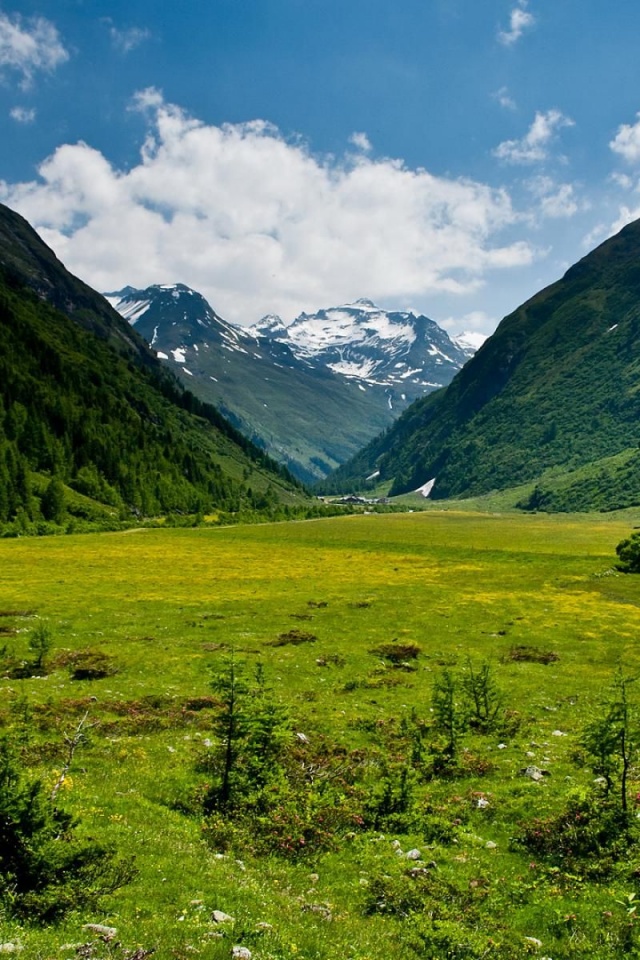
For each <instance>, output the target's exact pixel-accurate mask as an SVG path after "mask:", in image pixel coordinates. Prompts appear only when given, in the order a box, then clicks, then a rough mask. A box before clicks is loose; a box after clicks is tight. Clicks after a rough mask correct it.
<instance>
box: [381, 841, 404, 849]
mask: <svg viewBox="0 0 640 960" xmlns="http://www.w3.org/2000/svg"><path fill="white" fill-rule="evenodd" d="M383 839H384V838H383ZM391 847H392V849H393V850H400V848H401V846H400V841H399V840H393V841H392V843H391Z"/></svg>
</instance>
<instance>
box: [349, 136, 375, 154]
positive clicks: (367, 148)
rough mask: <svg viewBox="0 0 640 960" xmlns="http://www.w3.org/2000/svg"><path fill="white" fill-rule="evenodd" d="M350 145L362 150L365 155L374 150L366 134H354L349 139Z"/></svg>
mask: <svg viewBox="0 0 640 960" xmlns="http://www.w3.org/2000/svg"><path fill="white" fill-rule="evenodd" d="M349 143H352V144H353V146H354V147H357V149H358V150H362V152H363V153H370V152H371V150H372V149H373V147H372V146H371V141H370V140H369V137H368V136H367V135H366V133H352V134H351V136H350V137H349Z"/></svg>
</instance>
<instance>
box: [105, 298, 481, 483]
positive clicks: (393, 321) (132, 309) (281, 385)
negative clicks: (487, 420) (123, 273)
mask: <svg viewBox="0 0 640 960" xmlns="http://www.w3.org/2000/svg"><path fill="white" fill-rule="evenodd" d="M106 296H107V298H108V299H109V300H110V302H111V303H112V304H113V305H114V306H115V307H116V308H117V310H118V311H119V312H120V313H121V314H122V316H123V317H125V318H126V319H127V320H128V321H129V322H130V323H131V324H132V325H134V326H135V329H136V330H137V331H138V332H140V333H141V334H142V336H144V337H145V339H146V340H147V342H148V343H149V344H150V345H151V347H152V348H153V349H154V350H155V351H157V355H158V356H159V357H160V358H161V359H163V360H164V361H165V362H166V363H167V364H168V365H169V366H170V367H171V368H172V369H173V370H175V371H176V372H177V373H178V375H179V376H180V377H181V378H182V380H183V382H184V383H185V384H186V385H188V387H189V389H190V390H192V391H193V392H194V393H196V394H197V395H198V396H199V397H201V398H202V399H204V400H207V401H209V402H212V403H215V404H216V406H217V407H218V408H219V409H220V410H222V411H223V412H224V414H225V416H227V417H229V419H230V420H231V421H232V422H233V423H234V424H235V425H236V426H238V427H239V428H240V429H241V430H243V432H245V433H247V434H248V435H249V436H251V437H252V438H253V439H254V441H255V442H256V443H258V444H260V445H261V446H264V447H265V449H266V450H268V452H269V453H270V454H271V455H272V456H274V457H276V458H277V459H279V460H281V461H282V462H284V463H286V464H287V465H288V466H289V467H290V469H291V470H292V471H293V472H294V473H295V474H296V475H297V476H298V477H300V478H301V479H303V480H305V481H307V482H311V481H314V480H317V479H320V478H322V477H324V476H325V475H326V474H327V473H329V472H330V471H331V470H332V469H334V468H335V467H337V466H338V465H339V464H340V463H342V462H344V461H345V460H346V459H348V458H349V457H350V456H352V455H353V454H354V453H355V452H356V451H357V450H359V449H361V448H362V447H363V446H364V444H366V443H367V442H368V441H369V440H370V439H371V438H372V437H373V436H375V435H376V434H377V433H378V432H379V431H380V430H382V429H384V428H385V427H387V426H388V425H389V424H390V423H392V422H393V420H394V418H395V417H396V416H397V415H398V412H399V411H400V410H402V409H404V408H405V407H406V406H407V405H408V404H409V402H410V401H411V400H412V399H413V398H414V397H416V396H422V395H423V394H424V392H425V391H428V390H433V389H435V388H436V387H437V386H440V385H441V384H443V383H447V382H449V380H450V379H451V377H452V376H453V374H454V373H455V371H456V370H458V369H459V368H460V367H461V366H462V364H463V363H464V361H465V359H466V356H467V354H466V353H465V350H464V349H462V348H461V347H459V346H457V345H455V344H453V343H452V341H451V340H449V338H448V336H447V334H446V333H445V332H444V331H442V330H440V328H439V327H438V326H437V324H435V323H434V322H433V321H431V320H428V319H427V318H426V317H414V316H413V315H412V314H387V313H385V312H384V311H381V310H379V309H378V308H377V307H375V306H374V305H373V304H371V303H370V301H358V302H357V303H356V304H352V305H346V306H344V307H340V308H335V309H332V310H327V311H320V313H319V314H316V315H313V316H310V315H307V314H302V315H301V317H299V318H298V319H297V320H296V321H294V323H293V324H291V326H289V327H288V328H287V327H285V325H284V324H283V323H282V321H281V320H280V319H279V318H278V317H266V318H264V319H263V321H261V323H260V324H257V325H256V326H255V327H253V328H250V329H247V328H241V327H237V326H232V325H231V324H228V323H226V322H225V321H224V320H223V319H222V318H221V317H219V316H218V315H217V314H216V313H215V311H214V310H212V308H211V307H210V306H209V304H208V303H207V301H206V300H205V299H204V298H203V297H202V296H201V295H200V294H198V293H196V292H195V291H194V290H190V289H189V288H188V287H186V286H184V285H183V284H175V285H160V286H158V285H156V286H152V287H148V288H147V289H146V290H135V289H133V288H131V287H127V288H125V290H122V291H119V292H117V293H112V294H107V295H106Z"/></svg>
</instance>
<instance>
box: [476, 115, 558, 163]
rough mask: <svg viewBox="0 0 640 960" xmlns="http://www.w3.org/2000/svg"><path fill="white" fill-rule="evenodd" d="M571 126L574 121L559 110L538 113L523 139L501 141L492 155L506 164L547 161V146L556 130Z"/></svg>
mask: <svg viewBox="0 0 640 960" xmlns="http://www.w3.org/2000/svg"><path fill="white" fill-rule="evenodd" d="M573 126H575V124H574V121H573V120H571V119H570V118H569V117H565V115H564V114H563V113H561V112H560V111H559V110H548V111H547V112H546V113H541V112H540V111H538V112H537V113H536V115H535V118H534V121H533V123H532V124H531V126H530V127H529V130H528V131H527V133H526V134H525V135H524V137H522V139H521V140H505V141H503V142H502V143H501V144H499V146H498V147H496V149H495V150H494V155H495V156H496V157H498V159H499V160H504V161H505V162H506V163H522V164H527V163H540V162H542V161H544V160H546V159H547V157H548V155H549V146H550V145H551V142H552V140H553V139H554V137H555V135H556V133H557V132H558V130H561V129H562V128H563V127H573Z"/></svg>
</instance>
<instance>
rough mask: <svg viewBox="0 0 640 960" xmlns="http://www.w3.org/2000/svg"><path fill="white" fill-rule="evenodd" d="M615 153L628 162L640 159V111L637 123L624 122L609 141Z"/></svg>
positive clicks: (635, 161)
mask: <svg viewBox="0 0 640 960" xmlns="http://www.w3.org/2000/svg"><path fill="white" fill-rule="evenodd" d="M609 146H610V148H611V149H612V150H613V152H614V153H617V154H619V155H620V156H621V157H623V159H625V160H626V161H627V162H628V163H637V162H638V161H639V160H640V113H638V114H637V119H636V122H635V123H623V124H622V125H621V126H620V127H618V132H617V134H616V135H615V137H614V139H613V140H611V141H610V143H609Z"/></svg>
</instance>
